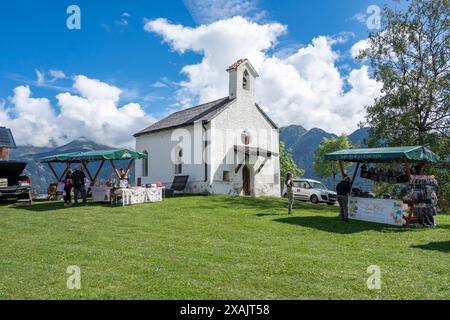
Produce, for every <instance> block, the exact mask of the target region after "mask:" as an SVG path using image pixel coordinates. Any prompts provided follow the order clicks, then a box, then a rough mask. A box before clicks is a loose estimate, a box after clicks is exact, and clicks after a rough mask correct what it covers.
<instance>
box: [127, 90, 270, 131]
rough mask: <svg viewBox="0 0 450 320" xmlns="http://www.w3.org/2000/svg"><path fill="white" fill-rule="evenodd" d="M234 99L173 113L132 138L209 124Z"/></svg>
mask: <svg viewBox="0 0 450 320" xmlns="http://www.w3.org/2000/svg"><path fill="white" fill-rule="evenodd" d="M233 101H234V99H230V98H229V97H225V98H221V99H218V100H214V101H211V102H208V103H204V104H201V105H199V106H196V107H192V108H188V109H184V110H181V111H177V112H174V113H172V114H170V115H169V116H167V117H165V118H164V119H162V120H159V121H157V122H155V123H153V124H152V125H151V126H149V127H147V128H145V129H144V130H141V131H139V132H138V133H135V134H134V136H135V137H138V136H141V135H144V134H147V133H152V132H156V131H161V130H166V129H171V128H176V127H183V126H187V125H191V124H194V122H196V121H202V122H209V121H211V120H212V119H213V118H214V117H215V116H217V115H218V114H219V113H221V112H222V111H223V110H225V109H226V108H227V107H228V106H229V105H231V103H232V102H233ZM256 107H257V108H258V110H259V111H260V112H261V113H262V115H263V116H264V117H265V118H266V119H267V120H268V121H269V122H270V124H271V125H272V126H273V127H274V128H278V127H277V126H276V124H275V123H274V122H273V121H272V120H271V119H270V118H269V117H268V116H267V115H266V114H265V113H264V111H262V110H261V108H260V107H259V106H258V105H256Z"/></svg>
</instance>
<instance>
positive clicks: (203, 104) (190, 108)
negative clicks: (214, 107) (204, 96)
mask: <svg viewBox="0 0 450 320" xmlns="http://www.w3.org/2000/svg"><path fill="white" fill-rule="evenodd" d="M226 98H229V96H226V97H223V98H220V99H216V100H212V101H208V102H205V103H202V104H198V105H196V106H193V107H189V108H186V109H182V110H178V111H175V112H172V113H171V114H169V115H168V116H167V117H170V116H171V115H173V114H177V113H180V112H184V111H187V110H192V109H195V108H199V107H203V106H205V105H207V104H210V103H213V102H217V101H220V100H224V99H226ZM167 117H164V118H163V119H165V118H167ZM163 119H161V120H163Z"/></svg>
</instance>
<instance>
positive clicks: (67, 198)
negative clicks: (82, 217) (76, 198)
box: [64, 169, 73, 207]
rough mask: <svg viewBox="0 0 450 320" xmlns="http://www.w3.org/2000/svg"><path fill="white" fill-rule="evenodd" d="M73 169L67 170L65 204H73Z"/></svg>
mask: <svg viewBox="0 0 450 320" xmlns="http://www.w3.org/2000/svg"><path fill="white" fill-rule="evenodd" d="M72 175H73V170H72V169H69V170H67V174H66V178H65V179H64V192H65V193H66V194H65V196H64V206H65V207H67V206H70V205H71V204H72V197H71V195H70V193H71V192H72V186H73V179H72Z"/></svg>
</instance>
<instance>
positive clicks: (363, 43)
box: [350, 39, 369, 59]
mask: <svg viewBox="0 0 450 320" xmlns="http://www.w3.org/2000/svg"><path fill="white" fill-rule="evenodd" d="M367 48H369V41H368V40H367V39H363V40H360V41H358V42H356V43H355V44H354V45H353V46H352V48H351V49H350V53H351V55H352V58H353V59H355V58H356V57H358V56H359V54H360V53H361V51H363V50H365V49H367Z"/></svg>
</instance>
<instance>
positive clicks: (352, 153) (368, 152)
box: [324, 146, 439, 185]
mask: <svg viewBox="0 0 450 320" xmlns="http://www.w3.org/2000/svg"><path fill="white" fill-rule="evenodd" d="M324 158H325V160H331V161H339V168H340V170H341V174H342V175H344V174H345V172H344V167H343V165H342V162H343V161H347V162H356V168H355V172H354V174H353V178H352V181H351V184H352V185H353V182H354V181H355V178H356V174H357V172H358V169H359V165H360V163H361V162H372V163H387V162H403V163H404V164H405V166H406V173H407V175H408V178H409V177H410V176H411V163H419V164H420V170H421V171H423V168H424V166H425V163H427V162H428V163H436V162H438V161H439V156H438V155H437V154H435V153H434V152H433V151H431V150H430V149H428V148H426V147H424V146H409V147H385V148H363V149H344V150H339V151H335V152H332V153H327V154H325V155H324Z"/></svg>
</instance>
